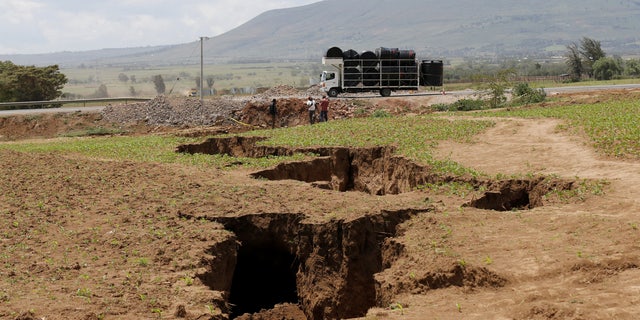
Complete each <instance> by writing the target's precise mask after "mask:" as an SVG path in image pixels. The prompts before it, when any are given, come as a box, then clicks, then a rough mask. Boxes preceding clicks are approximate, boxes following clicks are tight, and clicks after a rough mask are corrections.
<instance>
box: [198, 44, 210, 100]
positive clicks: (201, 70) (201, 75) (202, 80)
mask: <svg viewBox="0 0 640 320" xmlns="http://www.w3.org/2000/svg"><path fill="white" fill-rule="evenodd" d="M208 39H209V38H208V37H200V105H201V106H204V101H203V100H202V82H204V40H208Z"/></svg>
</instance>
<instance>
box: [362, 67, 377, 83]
mask: <svg viewBox="0 0 640 320" xmlns="http://www.w3.org/2000/svg"><path fill="white" fill-rule="evenodd" d="M378 83H380V70H379V69H378V68H373V67H372V68H365V69H364V70H363V72H362V84H363V85H364V86H365V87H373V86H377V85H378Z"/></svg>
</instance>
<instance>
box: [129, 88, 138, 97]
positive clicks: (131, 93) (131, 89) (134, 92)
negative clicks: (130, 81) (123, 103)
mask: <svg viewBox="0 0 640 320" xmlns="http://www.w3.org/2000/svg"><path fill="white" fill-rule="evenodd" d="M129 94H130V95H131V96H132V97H135V96H136V95H137V94H138V93H137V92H136V88H134V87H133V86H130V87H129Z"/></svg>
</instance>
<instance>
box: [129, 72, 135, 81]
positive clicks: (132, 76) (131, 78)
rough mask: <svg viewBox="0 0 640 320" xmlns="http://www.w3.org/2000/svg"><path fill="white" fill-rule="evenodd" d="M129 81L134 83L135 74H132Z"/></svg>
mask: <svg viewBox="0 0 640 320" xmlns="http://www.w3.org/2000/svg"><path fill="white" fill-rule="evenodd" d="M129 80H131V83H136V75H135V74H132V75H131V76H130V77H129Z"/></svg>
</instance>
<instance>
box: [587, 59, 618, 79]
mask: <svg viewBox="0 0 640 320" xmlns="http://www.w3.org/2000/svg"><path fill="white" fill-rule="evenodd" d="M622 71H623V70H622V65H621V63H620V60H618V59H615V58H600V59H598V60H597V61H596V62H594V63H593V75H594V77H595V78H596V79H597V80H611V79H613V78H614V77H615V76H619V75H621V74H622Z"/></svg>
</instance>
